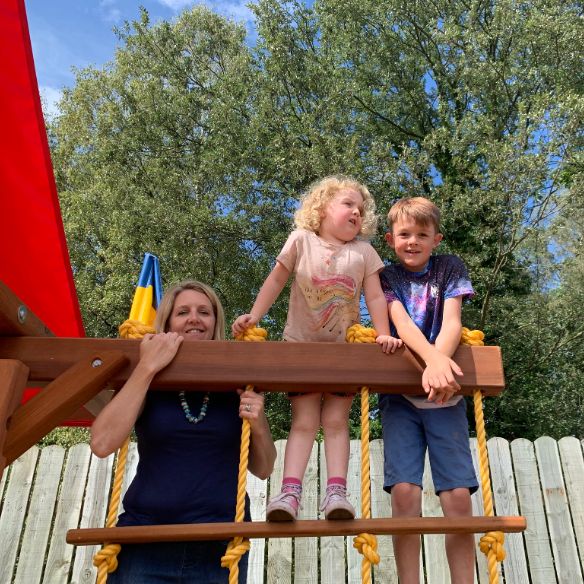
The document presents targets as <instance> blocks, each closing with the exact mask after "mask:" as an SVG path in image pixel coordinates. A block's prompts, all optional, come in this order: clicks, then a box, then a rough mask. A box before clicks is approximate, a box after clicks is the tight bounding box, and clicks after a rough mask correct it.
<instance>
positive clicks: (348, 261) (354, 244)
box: [277, 229, 384, 343]
mask: <svg viewBox="0 0 584 584" xmlns="http://www.w3.org/2000/svg"><path fill="white" fill-rule="evenodd" d="M277 260H278V261H279V262H280V263H281V264H282V265H283V266H284V267H285V268H286V269H288V270H289V271H290V272H293V273H294V281H293V282H292V289H291V293H290V303H289V305H288V318H287V321H286V327H285V328H284V339H285V340H286V341H327V342H339V343H342V342H345V335H346V332H347V329H348V328H349V327H350V326H352V325H354V324H356V323H358V322H359V320H360V318H359V300H360V297H361V287H362V285H363V280H364V279H365V278H366V277H367V276H370V275H371V274H374V273H377V272H379V271H380V270H382V269H383V267H384V266H383V262H382V261H381V258H380V257H379V255H378V254H377V252H376V251H375V250H374V249H373V247H372V246H371V244H370V243H368V242H366V241H360V240H353V241H350V242H348V243H345V244H334V243H329V242H328V241H324V240H322V239H321V238H320V237H318V235H316V233H313V232H312V231H306V230H304V229H297V230H295V231H293V232H292V233H291V234H290V237H288V240H287V241H286V243H285V244H284V247H283V248H282V251H281V252H280V255H279V256H278V257H277Z"/></svg>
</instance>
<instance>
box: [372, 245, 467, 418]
mask: <svg viewBox="0 0 584 584" xmlns="http://www.w3.org/2000/svg"><path fill="white" fill-rule="evenodd" d="M380 278H381V288H382V289H383V293H384V294H385V298H386V300H387V302H388V304H389V303H391V302H393V301H394V300H399V301H400V302H401V303H402V304H403V306H404V308H405V309H406V311H407V313H408V314H409V316H410V318H411V319H412V320H413V321H414V323H415V324H416V325H417V326H418V328H419V329H420V330H421V331H422V332H423V333H424V336H425V337H426V339H428V341H429V342H430V343H432V344H434V343H435V342H436V337H437V336H438V333H439V332H440V329H441V327H442V315H443V312H444V301H445V300H446V299H448V298H456V297H457V296H465V297H470V296H473V294H474V290H473V288H472V284H471V282H470V279H469V277H468V272H467V270H466V267H465V265H464V264H463V262H462V260H461V259H460V258H458V257H456V256H452V255H435V256H431V257H430V261H429V262H428V265H427V266H426V269H425V270H424V271H423V272H410V271H408V270H406V269H405V268H404V267H403V266H402V265H401V264H391V265H389V266H386V268H385V269H384V270H383V272H381V276H380ZM391 334H392V335H394V336H397V331H396V329H395V327H394V326H393V323H392V325H391ZM405 397H406V398H407V399H409V400H410V401H411V402H412V403H414V405H416V406H417V407H423V408H436V407H444V406H452V405H455V404H456V403H457V402H458V401H459V400H460V399H462V398H461V397H460V396H455V397H453V398H451V399H450V400H449V401H448V402H446V404H444V406H437V405H436V404H434V403H432V402H428V401H427V400H426V398H424V397H417V396H416V397H414V396H405Z"/></svg>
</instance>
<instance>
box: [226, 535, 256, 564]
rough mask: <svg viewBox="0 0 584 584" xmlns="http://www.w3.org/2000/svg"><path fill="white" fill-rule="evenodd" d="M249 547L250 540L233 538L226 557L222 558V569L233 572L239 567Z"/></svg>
mask: <svg viewBox="0 0 584 584" xmlns="http://www.w3.org/2000/svg"><path fill="white" fill-rule="evenodd" d="M249 547H250V542H249V539H244V538H243V537H235V538H233V539H232V540H231V541H230V542H229V544H228V545H227V550H226V551H225V555H224V556H223V557H222V558H221V567H222V568H229V570H231V569H232V568H233V567H235V566H237V564H238V562H239V560H240V559H241V557H242V556H243V555H244V554H245V553H246V552H248V551H249Z"/></svg>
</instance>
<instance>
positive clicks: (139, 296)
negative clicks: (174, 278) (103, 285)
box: [119, 253, 162, 339]
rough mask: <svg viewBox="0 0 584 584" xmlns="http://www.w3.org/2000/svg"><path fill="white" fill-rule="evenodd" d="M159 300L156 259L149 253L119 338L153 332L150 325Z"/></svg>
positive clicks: (160, 295)
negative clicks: (128, 315) (128, 316)
mask: <svg viewBox="0 0 584 584" xmlns="http://www.w3.org/2000/svg"><path fill="white" fill-rule="evenodd" d="M161 299H162V281H161V279H160V267H159V264H158V258H157V257H156V256H155V255H152V254H151V253H145V254H144V262H143V264H142V271H141V272H140V278H139V279H138V285H137V286H136V292H135V293H134V300H133V301H132V308H131V310H130V318H129V319H128V320H127V321H126V322H124V323H123V324H122V325H121V326H120V329H119V330H120V336H121V337H122V338H124V339H128V338H130V339H136V338H141V337H142V336H144V334H145V333H146V332H154V329H153V328H152V325H153V324H154V319H155V318H156V309H157V308H158V305H159V304H160V301H161Z"/></svg>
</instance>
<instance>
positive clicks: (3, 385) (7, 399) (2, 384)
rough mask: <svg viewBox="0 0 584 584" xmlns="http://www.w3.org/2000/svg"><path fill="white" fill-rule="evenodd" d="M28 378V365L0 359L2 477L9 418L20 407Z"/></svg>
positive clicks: (5, 464)
mask: <svg viewBox="0 0 584 584" xmlns="http://www.w3.org/2000/svg"><path fill="white" fill-rule="evenodd" d="M27 379H28V367H27V366H26V365H24V364H23V363H21V362H20V361H16V360H14V359H0V477H1V476H2V473H3V472H4V468H5V467H6V466H7V464H8V463H7V462H6V457H5V456H4V455H3V454H2V453H3V451H4V442H5V440H6V433H7V432H6V427H7V425H8V419H9V418H10V416H11V415H12V414H13V412H14V410H16V408H17V407H18V404H19V403H20V400H21V399H22V393H23V391H24V388H25V386H26V380H27Z"/></svg>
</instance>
